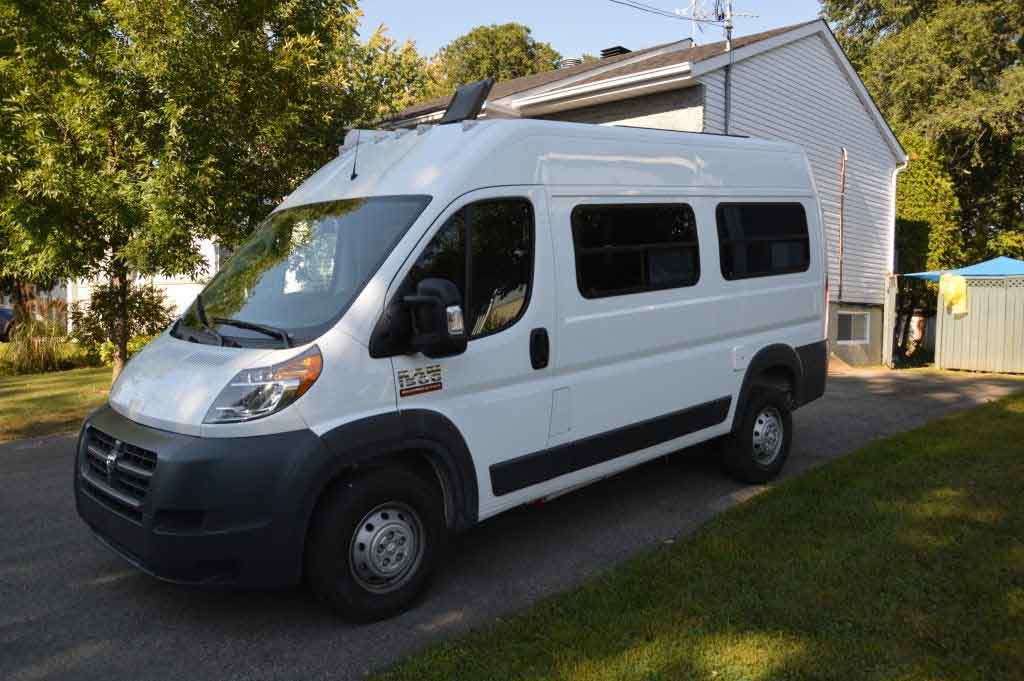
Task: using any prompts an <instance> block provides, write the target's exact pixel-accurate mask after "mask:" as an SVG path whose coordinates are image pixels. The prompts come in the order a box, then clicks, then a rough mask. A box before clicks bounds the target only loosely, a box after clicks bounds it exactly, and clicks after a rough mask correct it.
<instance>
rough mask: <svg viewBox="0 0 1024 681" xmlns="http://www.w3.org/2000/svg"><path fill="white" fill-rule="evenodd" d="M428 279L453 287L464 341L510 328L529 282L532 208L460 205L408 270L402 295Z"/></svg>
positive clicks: (499, 203)
mask: <svg viewBox="0 0 1024 681" xmlns="http://www.w3.org/2000/svg"><path fill="white" fill-rule="evenodd" d="M429 277H442V278H444V279H448V280H450V281H452V282H453V283H454V284H455V285H456V286H457V287H458V289H459V292H460V293H461V294H462V307H463V313H464V315H465V319H466V328H467V329H469V333H470V335H469V337H470V339H473V338H480V337H481V336H486V335H489V334H492V333H497V332H498V331H502V330H503V329H507V328H508V327H510V326H512V325H513V324H515V323H516V321H518V320H519V318H520V317H521V316H522V315H523V313H524V312H525V311H526V306H527V304H528V302H529V297H530V286H531V282H532V280H533V206H532V204H531V203H530V202H529V201H528V200H527V199H522V198H514V199H489V200H486V201H478V202H476V203H471V204H469V205H467V206H464V207H462V208H461V209H460V210H459V211H458V212H457V213H455V214H454V215H452V216H451V217H450V218H448V221H447V222H445V224H444V226H442V227H441V229H440V230H439V231H438V232H437V234H435V235H434V238H433V239H432V240H431V242H430V243H429V244H428V245H427V247H426V249H424V251H423V253H422V254H420V257H419V259H418V260H417V261H416V264H415V265H413V267H412V269H410V270H409V274H408V275H407V277H406V280H405V284H404V285H403V286H402V289H401V291H402V293H403V295H404V294H405V293H411V292H412V291H415V290H416V286H417V285H418V284H419V282H420V281H422V280H423V279H426V278H429Z"/></svg>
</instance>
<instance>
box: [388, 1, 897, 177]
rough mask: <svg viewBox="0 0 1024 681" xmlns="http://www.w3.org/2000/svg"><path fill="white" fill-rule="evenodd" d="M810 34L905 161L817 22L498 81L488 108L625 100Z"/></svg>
mask: <svg viewBox="0 0 1024 681" xmlns="http://www.w3.org/2000/svg"><path fill="white" fill-rule="evenodd" d="M815 33H820V34H822V35H823V36H824V37H825V39H826V42H827V43H828V45H829V47H830V48H831V49H832V52H833V53H834V55H835V57H836V60H837V62H838V63H839V66H840V67H841V68H842V69H843V71H844V73H845V75H846V80H847V82H848V83H849V84H850V87H851V88H852V89H853V90H854V91H855V92H856V94H857V96H858V97H859V98H860V99H861V100H862V101H863V103H864V105H865V107H866V108H867V109H868V111H869V112H870V113H871V115H872V118H873V119H874V122H875V125H876V127H877V128H878V130H879V133H880V134H881V135H882V137H883V138H885V140H886V142H887V143H888V145H889V146H890V148H891V149H892V151H893V153H894V154H895V156H896V157H897V158H900V159H902V160H903V161H906V159H907V153H906V151H905V150H904V149H903V147H902V146H901V145H900V143H899V140H898V139H897V138H896V135H895V133H893V131H892V129H891V128H890V127H889V124H888V122H887V121H886V120H885V118H884V117H883V116H882V112H881V111H880V110H879V109H878V106H877V105H876V104H875V102H874V100H873V99H872V98H871V95H870V93H869V92H868V91H867V88H866V87H865V86H864V83H863V82H862V81H861V79H860V76H858V75H857V72H856V70H855V69H854V68H853V65H852V64H850V60H849V59H847V58H846V55H845V53H843V50H842V48H841V47H840V45H839V43H838V41H837V40H836V38H835V36H834V35H833V34H832V31H831V29H829V27H828V24H827V23H826V22H825V21H824V20H822V19H815V20H813V21H807V22H803V23H800V24H793V25H791V26H784V27H781V28H776V29H772V30H770V31H763V32H761V33H754V34H752V35H748V36H742V37H739V38H736V39H734V40H733V41H732V46H731V50H728V51H727V50H726V49H725V47H726V46H725V41H719V42H715V43H708V44H706V45H699V46H695V47H683V46H682V45H683V42H684V41H680V42H679V43H666V44H664V45H657V46H655V47H651V48H647V49H645V50H638V51H636V52H631V53H629V54H625V55H620V56H617V57H610V58H608V59H601V60H597V61H593V62H587V63H586V64H580V65H578V66H573V67H570V68H567V69H556V70H553V71H546V72H544V73H538V74H535V75H532V76H526V77H523V78H516V79H514V80H507V81H501V82H498V83H496V84H495V85H494V88H493V89H492V90H491V95H490V98H489V99H488V106H490V107H491V108H492V109H493V110H494V111H495V112H497V111H503V110H506V109H508V106H509V105H512V109H511V111H512V115H520V114H517V113H516V109H515V106H514V105H515V104H516V103H518V102H522V101H526V100H530V101H534V102H535V101H538V100H539V99H543V98H545V97H547V96H551V97H558V96H559V95H560V94H562V93H564V92H566V91H569V90H574V91H579V90H588V89H593V88H598V87H601V86H603V85H607V87H608V88H610V89H616V88H618V89H621V90H622V93H621V94H620V95H619V96H620V97H622V98H626V97H629V96H630V95H629V94H628V90H629V89H630V87H631V84H632V83H631V81H632V80H633V79H634V78H635V79H641V78H643V77H645V75H649V74H656V73H668V72H670V71H671V72H673V77H674V78H675V84H671V83H669V82H667V81H666V83H665V84H664V85H662V86H661V87H662V89H666V88H669V87H683V86H684V85H683V84H682V80H684V78H685V77H691V76H692V77H697V76H700V75H703V74H706V73H708V72H710V71H714V70H715V69H719V68H722V67H724V66H725V65H726V64H730V63H735V62H736V61H740V60H743V59H747V58H749V57H752V56H755V55H757V54H760V53H762V52H764V51H767V50H770V49H773V48H775V47H779V46H781V45H785V44H788V43H790V42H793V41H795V40H799V39H801V38H804V37H806V36H808V35H812V34H815ZM687 68H689V69H690V71H689V73H687V74H686V76H683V74H682V71H683V69H687ZM449 100H450V97H443V98H438V99H434V100H431V101H429V102H424V103H422V104H417V105H415V106H411V107H409V108H407V109H405V110H404V111H402V112H401V113H399V114H398V115H397V116H395V117H394V118H392V119H390V120H391V121H405V120H408V119H412V118H417V117H421V116H426V115H430V114H433V113H435V112H440V111H443V110H444V109H445V107H447V105H448V101H449ZM578 101H579V102H580V103H581V104H580V105H582V103H583V102H585V101H586V100H585V99H584V98H580V99H579V100H578ZM576 106H577V105H576V104H571V105H570V104H566V105H565V108H576ZM485 115H486V114H485Z"/></svg>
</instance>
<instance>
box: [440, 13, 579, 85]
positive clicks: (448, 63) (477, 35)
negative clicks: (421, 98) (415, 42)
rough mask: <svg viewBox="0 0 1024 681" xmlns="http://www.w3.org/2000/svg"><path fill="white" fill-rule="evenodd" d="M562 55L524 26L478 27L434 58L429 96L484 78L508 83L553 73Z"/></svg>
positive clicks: (493, 25) (442, 49)
mask: <svg viewBox="0 0 1024 681" xmlns="http://www.w3.org/2000/svg"><path fill="white" fill-rule="evenodd" d="M561 58H562V56H561V55H560V54H559V53H558V52H557V51H555V49H554V48H553V47H551V45H550V44H548V43H542V42H538V41H537V40H536V39H534V38H533V36H532V35H531V31H530V29H529V28H527V27H526V26H523V25H522V24H516V23H509V24H501V25H498V24H491V25H490V26H477V27H476V28H474V29H473V30H472V31H470V32H469V33H467V34H466V35H464V36H461V37H459V38H456V39H455V40H453V41H452V42H450V43H449V44H447V45H445V46H444V47H442V48H441V49H440V50H439V51H438V52H437V54H436V55H434V57H433V58H432V59H431V64H430V72H431V76H430V78H431V83H430V86H429V89H428V92H427V94H428V95H429V96H440V95H444V94H448V93H450V92H452V91H454V90H455V89H456V88H457V87H459V86H460V85H465V84H466V83H472V82H474V81H477V80H483V79H484V78H494V79H496V80H508V79H511V78H519V77H521V76H529V75H532V74H534V73H541V72H543V71H550V70H551V69H554V68H555V67H556V66H557V65H558V60H559V59H561Z"/></svg>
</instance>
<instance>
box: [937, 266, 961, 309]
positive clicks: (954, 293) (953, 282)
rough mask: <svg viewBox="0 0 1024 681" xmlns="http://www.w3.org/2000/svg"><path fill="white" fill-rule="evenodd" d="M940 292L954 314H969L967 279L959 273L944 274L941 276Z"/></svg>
mask: <svg viewBox="0 0 1024 681" xmlns="http://www.w3.org/2000/svg"><path fill="white" fill-rule="evenodd" d="M939 293H941V294H942V299H943V300H944V301H946V307H948V308H949V310H950V312H952V313H953V314H954V315H965V314H967V280H966V279H964V278H963V277H961V276H960V275H959V274H943V275H942V277H940V278H939Z"/></svg>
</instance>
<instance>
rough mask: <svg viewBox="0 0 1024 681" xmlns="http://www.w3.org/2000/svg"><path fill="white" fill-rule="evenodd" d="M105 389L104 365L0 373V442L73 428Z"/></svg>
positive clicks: (103, 397) (100, 399)
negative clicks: (20, 372) (34, 372)
mask: <svg viewBox="0 0 1024 681" xmlns="http://www.w3.org/2000/svg"><path fill="white" fill-rule="evenodd" d="M109 389H110V369H109V368H107V367H94V368H87V369H71V370H69V371H54V372H50V373H45V374H26V375H23V376H0V405H3V406H2V407H0V442H6V441H8V440H18V439H21V438H25V437H35V436H37V435H50V434H52V433H60V432H63V431H67V430H74V429H75V428H78V426H79V425H80V424H81V422H82V419H83V418H85V416H86V415H87V414H88V413H89V412H90V411H92V410H93V409H95V408H96V407H98V406H100V405H101V404H103V402H104V400H106V399H107V392H108V391H109Z"/></svg>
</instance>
